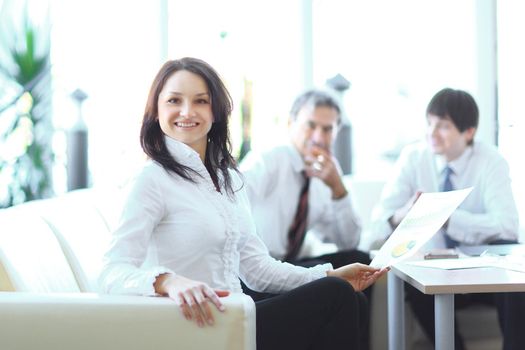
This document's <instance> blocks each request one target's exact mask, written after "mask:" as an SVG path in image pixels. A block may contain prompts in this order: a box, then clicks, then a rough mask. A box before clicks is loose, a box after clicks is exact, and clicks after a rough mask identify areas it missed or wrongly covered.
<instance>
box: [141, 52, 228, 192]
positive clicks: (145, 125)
mask: <svg viewBox="0 0 525 350" xmlns="http://www.w3.org/2000/svg"><path fill="white" fill-rule="evenodd" d="M180 70H185V71H188V72H191V73H193V74H197V75H198V76H200V77H201V78H202V79H204V81H205V82H206V85H207V87H208V90H209V91H208V92H209V95H210V99H211V109H212V114H213V124H212V127H211V129H210V131H209V132H208V146H207V147H206V155H205V158H204V165H205V167H206V169H207V170H208V172H209V173H210V176H211V178H212V180H213V182H214V184H215V186H216V187H217V188H218V189H219V188H220V184H219V178H218V172H219V171H220V172H221V173H222V175H223V178H224V187H225V189H226V192H228V193H229V194H233V192H234V191H233V189H232V183H231V177H230V174H229V172H228V169H229V168H232V169H234V170H235V171H238V170H237V165H236V163H235V159H234V158H233V157H232V155H231V143H230V138H229V131H228V119H229V116H230V113H231V111H232V108H233V102H232V99H231V96H230V94H229V92H228V90H227V89H226V87H225V86H224V83H223V82H222V80H221V78H220V77H219V75H218V74H217V72H216V71H215V70H214V69H213V68H212V67H211V66H210V65H209V64H208V63H206V62H204V61H202V60H200V59H197V58H191V57H184V58H181V59H178V60H173V61H168V62H166V63H164V65H163V66H162V67H161V69H160V70H159V72H158V73H157V76H156V77H155V79H154V80H153V83H152V85H151V88H150V91H149V96H148V101H147V103H146V108H145V110H144V117H143V119H142V127H141V129H140V144H141V146H142V149H143V150H144V152H145V153H146V154H147V155H148V156H149V157H150V158H151V159H153V160H155V161H156V162H158V163H159V164H160V165H162V167H164V169H166V170H167V171H171V172H173V173H175V174H177V175H179V176H180V177H182V178H184V179H186V180H188V181H191V182H195V179H194V175H198V176H200V174H199V173H198V172H197V171H195V170H194V169H192V168H190V167H188V166H185V165H183V164H180V163H179V162H177V161H176V160H175V159H174V158H173V157H172V156H171V154H170V153H169V151H168V148H167V147H166V142H165V139H164V133H163V132H162V130H161V128H160V125H159V120H158V100H159V94H160V92H161V91H162V89H163V88H164V85H165V84H166V81H167V80H168V79H169V78H170V77H171V76H172V75H173V74H174V73H175V72H177V71H180Z"/></svg>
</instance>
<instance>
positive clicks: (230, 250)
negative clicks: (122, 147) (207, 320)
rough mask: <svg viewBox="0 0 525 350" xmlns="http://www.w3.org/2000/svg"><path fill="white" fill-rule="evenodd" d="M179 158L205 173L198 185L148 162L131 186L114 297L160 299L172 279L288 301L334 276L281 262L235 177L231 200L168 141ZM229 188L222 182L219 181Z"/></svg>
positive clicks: (106, 281)
mask: <svg viewBox="0 0 525 350" xmlns="http://www.w3.org/2000/svg"><path fill="white" fill-rule="evenodd" d="M166 144H167V146H168V149H169V151H170V153H171V154H172V155H173V157H174V158H175V159H176V160H177V161H178V162H179V163H181V164H184V165H186V166H189V167H191V168H193V169H195V170H197V171H198V172H199V174H200V175H201V177H197V176H196V177H195V179H196V183H192V182H190V181H187V180H184V179H182V178H181V177H180V176H178V175H175V174H172V173H169V172H167V171H166V170H164V168H163V167H162V166H161V165H159V164H158V163H157V162H155V161H148V162H147V163H146V164H145V166H144V167H143V168H142V169H141V171H140V172H139V173H138V175H137V176H136V177H135V179H134V181H133V182H132V183H131V184H130V189H129V193H128V195H127V199H126V201H125V205H124V208H123V211H122V216H121V220H120V223H119V225H118V227H117V229H116V230H115V231H114V233H113V239H112V243H111V246H110V248H109V250H108V251H107V253H106V255H105V261H104V269H103V272H102V274H101V277H100V284H101V287H102V289H103V290H104V291H105V292H108V293H118V294H142V295H154V294H155V291H154V288H153V283H154V282H155V279H156V277H157V276H158V275H160V274H162V273H166V272H170V273H175V274H179V275H181V276H184V277H187V278H190V279H193V280H197V281H202V282H205V283H207V284H208V285H209V286H210V287H212V288H216V289H224V290H229V291H232V292H241V291H242V290H241V286H240V283H239V277H240V278H241V279H242V280H243V281H244V282H245V283H246V285H247V286H248V287H250V288H251V289H253V290H257V291H266V292H271V293H280V292H283V291H287V290H290V289H293V288H295V287H298V286H300V285H302V284H305V283H307V282H310V281H313V280H316V279H319V278H321V277H325V276H326V271H327V270H329V269H331V268H332V266H331V265H330V264H325V265H318V266H316V267H314V268H311V269H306V268H302V267H297V266H293V265H290V264H287V263H282V262H279V261H277V260H275V259H273V258H271V257H270V255H269V254H268V250H267V249H266V247H265V246H264V244H263V243H262V241H261V240H260V238H259V237H258V236H257V235H256V234H255V226H254V224H253V220H252V217H251V214H250V208H249V203H248V198H247V197H246V193H245V191H244V188H243V184H242V180H241V179H240V177H239V175H238V174H237V173H236V172H235V171H231V172H230V173H231V177H232V181H233V188H234V190H235V191H236V192H235V194H234V197H233V198H231V197H230V196H229V195H228V194H226V192H225V190H224V187H223V186H221V192H222V193H219V192H217V191H216V190H215V186H214V184H213V182H212V180H211V177H210V176H209V174H208V172H207V170H206V168H205V167H204V164H203V163H202V161H201V159H200V157H199V155H198V154H197V153H196V152H195V151H194V150H193V149H191V148H190V147H188V146H186V145H185V144H183V143H180V142H178V141H175V140H173V139H170V138H168V137H166ZM219 181H220V182H221V183H222V177H221V176H219Z"/></svg>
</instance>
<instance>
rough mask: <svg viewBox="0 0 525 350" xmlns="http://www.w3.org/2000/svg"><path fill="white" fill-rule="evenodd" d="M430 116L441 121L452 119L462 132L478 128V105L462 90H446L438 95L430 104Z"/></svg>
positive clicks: (428, 108)
mask: <svg viewBox="0 0 525 350" xmlns="http://www.w3.org/2000/svg"><path fill="white" fill-rule="evenodd" d="M429 114H432V115H435V116H437V117H439V118H441V119H448V118H450V120H452V122H453V123H454V125H455V126H456V128H458V130H459V131H460V132H463V131H465V130H467V129H469V128H477V127H478V122H479V110H478V105H477V104H476V101H475V100H474V98H473V97H472V96H471V95H470V94H469V93H468V92H465V91H462V90H454V89H451V88H445V89H443V90H441V91H439V92H438V93H436V94H435V95H434V97H432V99H431V100H430V102H429V104H428V107H427V116H428V115H429ZM471 143H472V142H471Z"/></svg>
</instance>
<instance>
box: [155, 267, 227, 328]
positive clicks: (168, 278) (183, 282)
mask: <svg viewBox="0 0 525 350" xmlns="http://www.w3.org/2000/svg"><path fill="white" fill-rule="evenodd" d="M154 287H155V292H157V293H158V294H161V295H166V296H168V297H169V298H171V299H173V300H174V301H175V303H177V305H179V307H180V308H181V311H182V313H183V315H184V317H185V318H186V319H187V320H194V321H195V322H197V325H198V326H199V327H204V326H205V324H208V325H210V326H212V325H213V323H214V322H215V320H214V319H213V314H212V312H211V308H210V304H209V303H208V301H211V302H212V303H213V304H214V305H215V307H217V309H219V311H224V310H225V307H224V305H223V304H222V303H221V301H220V299H219V297H225V296H228V295H229V294H230V292H228V291H224V290H213V289H212V288H210V287H209V286H208V285H207V284H206V283H203V282H199V281H194V280H191V279H188V278H186V277H183V276H179V275H173V274H170V273H166V274H162V275H160V276H158V277H157V279H156V280H155V283H154Z"/></svg>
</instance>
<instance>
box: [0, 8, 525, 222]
mask: <svg viewBox="0 0 525 350" xmlns="http://www.w3.org/2000/svg"><path fill="white" fill-rule="evenodd" d="M524 15H525V5H524V4H523V2H522V1H519V0H505V1H503V0H501V1H497V0H462V1H457V0H424V1H421V0H396V1H388V0H370V1H357V0H355V1H354V0H289V1H278V0H266V1H255V0H222V1H217V0H200V1H198V0H196V1H187V0H148V1H146V0H143V1H123V0H113V1H102V0H91V1H85V0H84V1H82V0H68V1H66V0H33V1H31V0H26V1H14V0H11V1H10V0H3V1H2V0H0V20H1V22H0V33H1V36H0V207H7V206H11V205H14V204H18V203H21V202H24V201H27V200H31V199H36V198H43V197H49V196H53V195H57V194H61V193H64V192H66V191H68V190H71V189H75V188H81V187H91V186H114V185H118V184H121V183H122V182H123V181H125V179H126V177H127V176H129V174H130V173H131V172H132V171H133V169H134V168H136V167H138V166H139V165H140V162H141V161H142V160H143V159H144V156H143V154H142V152H141V149H140V146H139V141H138V134H139V128H140V121H141V118H142V113H143V109H144V105H145V101H146V95H147V92H148V89H149V86H150V84H151V82H152V80H153V77H154V75H155V73H156V72H157V70H158V69H159V67H160V66H161V64H162V63H163V62H164V61H166V60H167V59H174V58H180V57H183V56H194V57H199V58H202V59H204V60H206V61H208V62H209V63H210V64H211V65H212V66H214V67H215V68H216V69H217V70H218V71H219V73H220V74H221V75H222V76H223V78H224V80H225V81H226V83H227V85H228V87H229V89H230V91H231V93H232V96H233V99H234V103H235V110H234V113H233V115H232V125H231V127H232V128H231V135H232V138H233V147H234V153H235V155H236V156H237V157H242V156H243V155H244V154H245V152H246V151H247V150H248V149H250V148H252V149H254V148H255V149H257V148H263V147H266V146H268V145H270V144H273V143H274V142H275V141H276V139H278V138H281V137H284V136H285V135H286V124H287V117H288V111H289V108H290V106H291V103H292V101H293V99H294V97H295V96H296V95H297V94H299V93H300V92H301V91H302V90H304V89H306V88H308V87H313V86H316V87H326V86H329V87H331V88H333V89H335V90H337V91H338V95H339V97H340V99H341V101H342V105H343V108H344V113H345V120H344V128H343V130H342V133H341V135H340V141H341V143H340V144H339V145H338V146H337V152H338V157H339V158H340V161H341V163H342V164H343V168H344V170H345V172H346V173H349V174H350V173H351V175H352V176H354V177H358V178H364V179H371V180H384V179H386V178H387V177H388V175H389V173H390V171H391V170H390V169H391V167H392V164H393V162H394V161H395V160H396V158H397V156H398V154H399V151H400V149H401V148H402V147H403V146H404V145H406V144H407V143H410V142H414V141H416V140H418V139H419V138H421V136H422V135H423V134H424V128H425V125H426V120H425V108H426V105H427V103H428V101H429V99H430V98H431V97H432V95H433V94H434V93H435V92H437V91H438V90H440V89H441V88H443V87H453V88H459V89H464V90H467V91H469V92H470V93H471V94H472V95H473V96H474V97H475V99H476V100H477V102H478V104H479V106H480V110H481V125H480V128H479V130H478V134H477V138H478V139H479V140H482V141H485V142H488V143H492V144H496V145H498V147H499V148H500V151H501V152H502V153H503V155H504V156H505V157H506V158H507V160H508V161H509V163H510V166H511V175H512V177H513V184H514V190H515V196H516V200H517V201H518V206H519V210H520V213H522V221H523V220H524V219H525V218H524V217H523V216H524V213H525V170H524V168H523V167H521V166H520V165H521V164H520V161H521V156H520V155H519V154H520V152H521V151H519V150H520V149H525V122H524V118H523V117H524V116H525V113H524V112H525V110H524V109H525V107H524V105H523V103H522V102H521V101H523V100H524V96H523V95H524V92H523V91H524V89H523V87H522V86H521V82H522V81H524V79H525V68H524V64H523V63H524V62H525V53H524V52H525V50H523V45H524V40H523V33H525V23H524V22H523V21H522V18H523V17H524Z"/></svg>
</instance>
